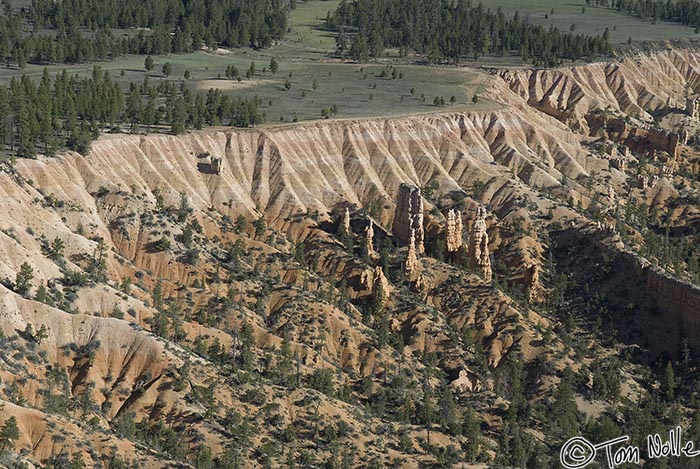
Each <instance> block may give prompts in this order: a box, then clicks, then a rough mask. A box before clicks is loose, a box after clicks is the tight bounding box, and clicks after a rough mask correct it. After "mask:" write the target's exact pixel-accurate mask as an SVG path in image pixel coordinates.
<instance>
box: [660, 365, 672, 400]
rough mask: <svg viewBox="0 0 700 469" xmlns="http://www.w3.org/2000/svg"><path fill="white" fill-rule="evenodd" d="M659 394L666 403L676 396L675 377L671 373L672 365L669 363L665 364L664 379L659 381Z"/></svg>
mask: <svg viewBox="0 0 700 469" xmlns="http://www.w3.org/2000/svg"><path fill="white" fill-rule="evenodd" d="M661 392H662V394H663V396H664V398H665V399H666V400H668V401H672V400H673V399H674V398H675V395H676V376H675V373H674V371H673V364H672V363H671V362H670V361H669V362H668V363H666V369H665V370H664V377H663V380H662V381H661Z"/></svg>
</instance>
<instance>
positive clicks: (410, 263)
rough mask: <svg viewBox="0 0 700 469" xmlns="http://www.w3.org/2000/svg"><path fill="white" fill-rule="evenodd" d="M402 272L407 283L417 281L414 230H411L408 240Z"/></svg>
mask: <svg viewBox="0 0 700 469" xmlns="http://www.w3.org/2000/svg"><path fill="white" fill-rule="evenodd" d="M403 272H404V274H405V275H406V278H408V280H409V281H411V282H415V281H416V280H417V279H418V276H419V272H418V256H417V255H416V236H415V230H411V236H410V237H409V239H408V252H407V253H406V259H405V260H404V263H403Z"/></svg>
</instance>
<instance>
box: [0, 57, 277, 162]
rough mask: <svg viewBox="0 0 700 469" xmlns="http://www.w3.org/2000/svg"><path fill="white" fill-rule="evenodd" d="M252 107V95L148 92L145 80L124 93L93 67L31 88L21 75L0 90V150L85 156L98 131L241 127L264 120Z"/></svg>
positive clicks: (161, 87)
mask: <svg viewBox="0 0 700 469" xmlns="http://www.w3.org/2000/svg"><path fill="white" fill-rule="evenodd" d="M259 106H260V99H259V98H257V97H256V98H253V99H242V98H232V97H230V96H228V95H226V94H224V93H222V92H221V91H219V90H213V89H212V90H209V91H208V92H207V93H197V94H194V95H193V94H192V93H191V92H190V90H189V89H188V88H187V87H186V86H185V85H184V84H181V85H180V86H179V87H178V86H176V85H175V84H174V83H173V82H170V81H162V82H160V83H159V84H158V85H157V86H154V85H151V84H150V82H149V80H148V77H146V78H145V79H144V81H143V83H140V84H137V83H134V82H132V83H131V84H130V86H129V90H128V92H126V93H125V92H124V91H123V90H122V88H121V87H120V85H119V84H118V83H117V82H115V81H113V80H112V79H111V78H110V76H109V73H108V72H106V71H102V70H101V69H100V68H99V67H97V66H96V67H94V68H93V72H92V75H91V76H90V77H79V76H78V75H72V76H69V75H68V73H67V72H66V71H65V70H64V71H63V72H62V73H59V74H57V75H56V76H55V77H54V78H53V79H51V77H50V76H49V73H48V70H46V69H44V73H43V76H42V78H41V80H40V81H39V82H38V83H37V82H35V81H34V80H32V79H31V78H29V77H28V76H26V75H22V77H21V78H19V79H18V78H15V77H13V78H12V80H11V81H10V83H9V85H8V86H0V148H2V149H4V150H6V151H10V152H11V153H12V154H13V155H17V156H20V157H29V158H31V157H34V156H35V155H36V153H37V152H42V153H44V154H46V155H49V156H51V155H53V154H55V153H56V152H57V151H58V150H59V149H61V148H64V147H67V148H69V149H71V150H75V151H78V152H81V153H86V152H87V151H89V148H90V142H91V141H92V140H94V139H95V138H97V137H98V136H99V133H100V131H101V130H103V129H105V128H107V129H112V130H114V131H118V130H120V126H121V125H128V126H129V128H130V129H131V131H137V130H138V131H140V130H145V131H150V130H151V129H153V128H155V127H159V128H161V129H162V128H164V127H165V128H167V129H169V130H170V131H172V132H173V133H175V134H178V133H182V132H184V131H185V130H186V129H188V128H197V129H200V128H202V127H204V126H215V125H232V126H239V127H247V126H251V125H255V124H259V123H261V122H262V121H263V115H262V114H261V113H260V111H259Z"/></svg>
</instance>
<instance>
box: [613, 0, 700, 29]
mask: <svg viewBox="0 0 700 469" xmlns="http://www.w3.org/2000/svg"><path fill="white" fill-rule="evenodd" d="M614 7H615V8H617V10H618V11H620V12H625V13H630V14H633V15H635V16H638V17H640V18H651V19H653V20H665V21H673V22H676V23H681V24H684V25H687V26H695V27H696V28H697V27H698V26H700V2H698V1H697V0H676V1H673V2H671V1H669V0H617V3H616V4H614Z"/></svg>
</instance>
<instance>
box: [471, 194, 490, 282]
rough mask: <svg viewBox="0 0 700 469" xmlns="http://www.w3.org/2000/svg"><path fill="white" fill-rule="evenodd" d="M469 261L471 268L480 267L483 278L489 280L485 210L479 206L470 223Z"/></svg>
mask: <svg viewBox="0 0 700 469" xmlns="http://www.w3.org/2000/svg"><path fill="white" fill-rule="evenodd" d="M469 262H470V264H471V266H472V268H479V269H481V272H482V274H483V275H484V280H486V281H487V282H491V277H492V271H491V256H490V254H489V235H488V233H487V232H486V210H484V208H483V207H479V209H478V211H477V216H476V220H474V224H473V225H472V232H471V236H470V238H469Z"/></svg>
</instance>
